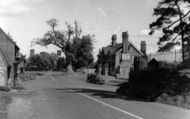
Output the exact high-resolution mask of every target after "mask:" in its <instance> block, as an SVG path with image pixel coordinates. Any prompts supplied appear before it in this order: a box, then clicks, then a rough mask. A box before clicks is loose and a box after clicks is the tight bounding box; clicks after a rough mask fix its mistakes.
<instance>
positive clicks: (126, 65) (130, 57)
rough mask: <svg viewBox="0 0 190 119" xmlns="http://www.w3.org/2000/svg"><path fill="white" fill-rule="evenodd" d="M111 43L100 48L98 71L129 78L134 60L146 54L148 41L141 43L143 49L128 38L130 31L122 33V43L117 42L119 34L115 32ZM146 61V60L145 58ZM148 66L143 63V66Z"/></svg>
mask: <svg viewBox="0 0 190 119" xmlns="http://www.w3.org/2000/svg"><path fill="white" fill-rule="evenodd" d="M111 40H112V41H111V45H109V46H106V47H103V48H102V49H100V51H99V54H98V60H97V62H96V65H95V66H96V68H97V70H98V72H101V73H102V74H105V75H116V74H118V75H119V77H120V78H128V77H129V75H128V74H129V71H130V70H131V69H134V60H135V59H137V58H139V57H143V56H146V43H145V42H144V41H143V42H142V43H141V51H140V50H139V49H138V48H137V47H136V46H135V45H134V44H133V43H132V42H130V41H129V39H128V33H127V32H123V33H122V43H117V36H116V34H114V35H113V36H112V39H111ZM144 61H145V60H144ZM145 67H147V64H146V61H145V65H141V68H145Z"/></svg>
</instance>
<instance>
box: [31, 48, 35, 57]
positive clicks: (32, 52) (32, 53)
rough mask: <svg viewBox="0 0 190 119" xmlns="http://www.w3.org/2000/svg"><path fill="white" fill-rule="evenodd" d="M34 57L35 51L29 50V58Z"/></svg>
mask: <svg viewBox="0 0 190 119" xmlns="http://www.w3.org/2000/svg"><path fill="white" fill-rule="evenodd" d="M33 55H35V50H34V49H30V57H31V56H33Z"/></svg>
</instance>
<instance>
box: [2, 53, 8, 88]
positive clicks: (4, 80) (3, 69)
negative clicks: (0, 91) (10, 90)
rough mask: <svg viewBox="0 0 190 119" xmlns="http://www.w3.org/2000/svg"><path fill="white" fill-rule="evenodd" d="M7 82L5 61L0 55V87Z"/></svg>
mask: <svg viewBox="0 0 190 119" xmlns="http://www.w3.org/2000/svg"><path fill="white" fill-rule="evenodd" d="M6 81H7V67H6V64H5V61H4V60H3V58H2V56H1V55H0V86H6Z"/></svg>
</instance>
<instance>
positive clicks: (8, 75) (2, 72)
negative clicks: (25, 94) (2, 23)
mask: <svg viewBox="0 0 190 119" xmlns="http://www.w3.org/2000/svg"><path fill="white" fill-rule="evenodd" d="M18 63H19V47H18V46H17V44H16V43H15V42H14V41H13V40H12V39H11V38H10V37H9V36H8V35H7V34H6V33H5V32H4V31H3V30H2V29H1V28H0V86H14V84H15V81H16V78H17V70H18Z"/></svg>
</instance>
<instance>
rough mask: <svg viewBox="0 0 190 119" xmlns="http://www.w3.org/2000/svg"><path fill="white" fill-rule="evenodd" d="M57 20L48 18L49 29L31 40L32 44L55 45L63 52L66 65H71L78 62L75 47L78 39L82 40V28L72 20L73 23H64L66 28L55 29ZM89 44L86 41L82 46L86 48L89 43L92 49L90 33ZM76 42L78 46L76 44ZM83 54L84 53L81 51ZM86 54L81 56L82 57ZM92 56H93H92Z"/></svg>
mask: <svg viewBox="0 0 190 119" xmlns="http://www.w3.org/2000/svg"><path fill="white" fill-rule="evenodd" d="M58 23H59V21H58V20H57V19H50V20H49V21H47V24H48V25H49V26H50V27H51V30H50V31H48V32H46V33H45V34H44V36H43V37H42V38H37V39H35V40H33V41H32V44H39V45H41V46H48V45H51V44H52V45H55V46H57V47H58V48H60V49H61V50H62V52H64V54H65V56H66V61H67V63H68V65H73V63H76V62H78V57H76V54H77V53H76V52H78V51H79V50H77V48H78V47H79V45H81V44H80V41H84V40H81V39H84V36H83V37H81V33H82V28H81V26H80V25H79V23H78V22H77V21H75V22H74V24H73V25H71V24H69V23H67V22H66V23H65V25H66V30H57V29H56V27H57V26H58ZM87 36H88V37H87V38H88V39H89V41H90V42H91V44H88V43H87V42H86V44H87V45H86V46H85V47H83V48H84V49H87V47H88V46H89V45H91V46H90V47H91V48H92V49H93V44H92V41H93V39H94V37H93V36H92V35H87ZM77 44H78V46H77ZM76 47H77V48H76ZM84 52H85V53H86V54H87V55H88V53H91V54H92V50H88V51H87V50H84ZM83 54H84V53H83ZM84 57H86V56H83V59H84ZM92 57H93V56H92ZM86 59H87V58H86Z"/></svg>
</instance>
